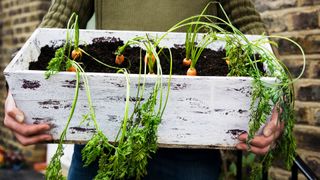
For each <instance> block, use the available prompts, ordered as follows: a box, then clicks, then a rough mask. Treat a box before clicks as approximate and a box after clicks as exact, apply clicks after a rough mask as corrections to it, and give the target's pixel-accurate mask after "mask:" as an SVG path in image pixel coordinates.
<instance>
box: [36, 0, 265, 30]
mask: <svg viewBox="0 0 320 180" xmlns="http://www.w3.org/2000/svg"><path fill="white" fill-rule="evenodd" d="M209 2H210V0H145V1H142V0H95V1H94V0H54V1H53V3H52V5H51V7H50V9H49V11H48V13H47V14H46V15H45V17H44V19H43V21H42V23H41V24H40V27H56V28H64V27H66V24H67V22H68V19H69V17H70V16H71V14H72V13H73V12H76V13H77V14H78V15H79V20H80V21H79V26H80V28H85V27H86V24H87V22H88V20H89V19H90V18H91V17H92V15H93V12H94V11H95V12H96V13H95V16H96V28H97V29H108V30H140V31H167V30H168V29H169V28H170V27H171V26H173V25H174V24H176V23H178V22H179V21H181V20H183V19H185V18H187V17H190V16H192V15H197V14H200V13H201V11H202V9H203V8H204V7H205V6H206V5H207V4H208V3H209ZM219 2H220V3H221V4H222V6H223V8H224V9H225V11H226V13H227V14H228V16H229V18H230V20H231V22H232V23H233V25H235V26H236V27H237V28H238V29H240V31H242V32H243V33H246V34H262V33H263V32H265V27H264V25H263V23H262V21H261V18H260V15H259V13H257V11H256V10H255V8H254V5H253V3H252V2H251V0H220V1H219ZM219 9H220V8H219V7H218V5H217V4H212V5H211V6H210V8H209V10H208V12H207V13H209V14H212V15H216V16H219V17H222V18H223V17H224V16H223V15H222V13H221V10H219Z"/></svg>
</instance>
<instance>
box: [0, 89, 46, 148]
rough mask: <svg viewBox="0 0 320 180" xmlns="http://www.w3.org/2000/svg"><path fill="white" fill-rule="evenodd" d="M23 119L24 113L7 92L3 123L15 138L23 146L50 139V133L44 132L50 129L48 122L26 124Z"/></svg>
mask: <svg viewBox="0 0 320 180" xmlns="http://www.w3.org/2000/svg"><path fill="white" fill-rule="evenodd" d="M23 121H24V114H23V112H21V111H20V110H19V109H18V108H17V107H16V104H15V102H14V100H13V97H12V95H11V93H10V92H9V93H8V97H7V99H6V102H5V117H4V125H5V126H6V127H8V128H9V129H11V130H12V131H13V133H14V134H15V136H16V138H17V140H18V141H19V142H20V143H21V144H22V145H25V146H26V145H31V144H36V143H39V142H43V141H51V140H52V136H51V135H49V134H45V132H46V131H47V130H49V129H50V125H49V124H34V125H27V124H25V123H23Z"/></svg>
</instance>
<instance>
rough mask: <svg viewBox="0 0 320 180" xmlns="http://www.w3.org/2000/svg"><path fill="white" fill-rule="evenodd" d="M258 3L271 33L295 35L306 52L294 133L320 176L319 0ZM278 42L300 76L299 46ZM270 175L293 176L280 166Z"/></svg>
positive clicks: (262, 0) (298, 85)
mask: <svg viewBox="0 0 320 180" xmlns="http://www.w3.org/2000/svg"><path fill="white" fill-rule="evenodd" d="M255 4H256V8H257V9H258V11H259V12H260V13H261V15H262V18H263V21H264V22H265V24H266V26H267V28H268V31H269V33H270V34H276V35H281V36H286V37H289V38H292V39H293V40H295V41H297V42H298V43H299V44H300V45H301V46H302V47H303V49H304V51H305V53H306V56H307V63H306V70H305V73H304V75H303V77H302V79H300V80H298V81H297V82H296V83H295V90H296V106H295V107H296V110H297V125H296V127H295V135H296V138H297V141H298V153H299V155H301V156H302V158H303V159H304V160H305V161H306V162H307V164H308V165H309V166H310V167H311V168H312V169H313V170H314V171H315V172H317V175H318V176H320V141H319V140H320V79H319V78H320V0H267V1H266V0H255ZM278 43H279V52H278V53H279V55H280V59H281V60H283V62H284V63H285V64H286V65H287V66H288V67H289V69H290V70H291V72H292V73H293V74H294V76H298V75H299V73H300V71H301V69H302V64H303V63H302V58H301V55H300V52H299V50H298V48H297V47H295V46H293V45H292V44H290V43H288V42H286V41H284V40H279V41H278ZM279 172H281V173H279ZM271 175H272V177H274V178H276V179H288V178H284V177H285V176H290V174H289V173H288V172H285V171H282V170H281V169H279V168H273V170H272V171H271Z"/></svg>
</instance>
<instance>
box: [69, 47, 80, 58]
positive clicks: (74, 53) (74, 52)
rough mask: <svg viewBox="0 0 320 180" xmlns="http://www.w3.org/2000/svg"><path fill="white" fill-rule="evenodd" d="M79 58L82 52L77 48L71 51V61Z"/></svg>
mask: <svg viewBox="0 0 320 180" xmlns="http://www.w3.org/2000/svg"><path fill="white" fill-rule="evenodd" d="M81 57H82V52H81V51H80V49H79V48H78V49H74V50H72V52H71V58H72V59H73V60H76V59H79V58H81Z"/></svg>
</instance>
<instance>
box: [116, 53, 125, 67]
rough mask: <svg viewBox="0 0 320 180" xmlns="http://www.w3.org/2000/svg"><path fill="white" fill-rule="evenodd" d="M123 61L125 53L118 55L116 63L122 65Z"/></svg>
mask: <svg viewBox="0 0 320 180" xmlns="http://www.w3.org/2000/svg"><path fill="white" fill-rule="evenodd" d="M123 61H124V55H123V54H120V55H117V56H116V60H115V63H116V64H118V65H120V64H122V63H123Z"/></svg>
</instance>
